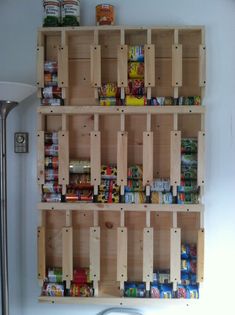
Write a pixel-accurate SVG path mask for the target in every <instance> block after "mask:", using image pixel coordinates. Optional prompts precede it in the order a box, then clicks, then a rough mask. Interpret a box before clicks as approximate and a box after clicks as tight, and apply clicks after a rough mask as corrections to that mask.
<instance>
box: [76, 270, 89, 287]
mask: <svg viewBox="0 0 235 315" xmlns="http://www.w3.org/2000/svg"><path fill="white" fill-rule="evenodd" d="M73 282H74V283H80V284H82V283H90V282H92V281H91V280H90V270H89V268H78V269H74V271H73Z"/></svg>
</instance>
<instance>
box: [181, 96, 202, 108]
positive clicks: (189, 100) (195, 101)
mask: <svg viewBox="0 0 235 315" xmlns="http://www.w3.org/2000/svg"><path fill="white" fill-rule="evenodd" d="M178 103H179V105H185V106H187V105H201V97H200V96H188V97H185V96H180V97H179V98H178Z"/></svg>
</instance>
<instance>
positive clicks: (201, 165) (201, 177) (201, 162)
mask: <svg viewBox="0 0 235 315" xmlns="http://www.w3.org/2000/svg"><path fill="white" fill-rule="evenodd" d="M197 154H198V157H197V159H198V160H197V184H198V186H204V183H205V132H204V131H199V132H198V153H197Z"/></svg>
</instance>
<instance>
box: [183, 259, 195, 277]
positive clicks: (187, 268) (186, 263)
mask: <svg viewBox="0 0 235 315" xmlns="http://www.w3.org/2000/svg"><path fill="white" fill-rule="evenodd" d="M181 271H184V272H190V273H194V274H195V273H196V272H197V260H196V259H181Z"/></svg>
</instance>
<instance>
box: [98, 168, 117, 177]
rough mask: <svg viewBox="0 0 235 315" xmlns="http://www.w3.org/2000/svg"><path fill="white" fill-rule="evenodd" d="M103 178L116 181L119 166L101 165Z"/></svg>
mask: <svg viewBox="0 0 235 315" xmlns="http://www.w3.org/2000/svg"><path fill="white" fill-rule="evenodd" d="M101 178H102V179H116V178H117V166H116V165H101Z"/></svg>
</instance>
